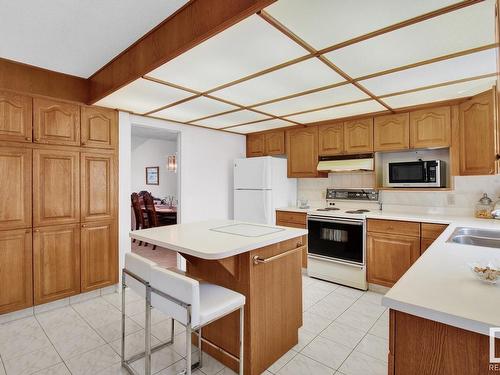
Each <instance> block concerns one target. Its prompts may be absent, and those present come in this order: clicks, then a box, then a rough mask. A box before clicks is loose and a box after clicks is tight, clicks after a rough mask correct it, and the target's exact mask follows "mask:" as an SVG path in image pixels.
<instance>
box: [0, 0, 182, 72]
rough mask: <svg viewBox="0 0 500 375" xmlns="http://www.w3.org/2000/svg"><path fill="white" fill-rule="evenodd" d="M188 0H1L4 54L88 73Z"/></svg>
mask: <svg viewBox="0 0 500 375" xmlns="http://www.w3.org/2000/svg"><path fill="white" fill-rule="evenodd" d="M185 3H187V0H142V1H137V0H106V1H102V0H86V1H78V0H52V1H39V0H16V1H10V0H0V9H1V12H0V35H2V42H1V43H0V57H3V58H6V59H10V60H15V61H19V62H22V63H25V64H30V65H35V66H39V67H42V68H45V69H50V70H55V71H57V72H62V73H67V74H72V75H76V76H79V77H84V78H87V77H89V76H90V75H92V74H93V73H94V72H96V71H97V70H98V69H99V68H101V67H102V66H104V65H105V64H106V63H108V62H109V61H111V60H112V59H113V58H114V57H115V56H117V55H118V54H119V53H120V52H122V51H123V50H125V49H126V48H127V47H129V46H130V45H131V44H133V43H134V42H135V41H137V40H138V39H140V38H141V37H142V36H143V35H145V34H146V33H147V32H148V31H150V30H151V29H153V28H154V27H155V26H156V25H158V24H159V23H160V22H162V21H163V20H164V19H166V18H167V17H168V16H170V15H171V14H172V13H174V12H175V11H176V10H178V9H179V8H180V7H181V6H183V5H184V4H185Z"/></svg>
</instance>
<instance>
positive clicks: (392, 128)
mask: <svg viewBox="0 0 500 375" xmlns="http://www.w3.org/2000/svg"><path fill="white" fill-rule="evenodd" d="M409 133H410V115H409V114H408V113H401V114H395V115H386V116H379V117H375V121H374V131H373V134H374V150H375V151H396V150H405V149H408V148H409V147H410V135H409Z"/></svg>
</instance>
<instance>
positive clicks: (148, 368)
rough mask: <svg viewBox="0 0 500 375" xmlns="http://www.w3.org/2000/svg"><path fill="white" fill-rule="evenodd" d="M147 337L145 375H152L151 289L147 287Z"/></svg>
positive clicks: (145, 332) (145, 330)
mask: <svg viewBox="0 0 500 375" xmlns="http://www.w3.org/2000/svg"><path fill="white" fill-rule="evenodd" d="M144 336H145V340H146V342H145V346H144V347H145V353H144V371H145V375H151V287H149V286H146V327H145V329H144Z"/></svg>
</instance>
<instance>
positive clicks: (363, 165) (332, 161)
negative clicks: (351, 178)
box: [316, 154, 374, 172]
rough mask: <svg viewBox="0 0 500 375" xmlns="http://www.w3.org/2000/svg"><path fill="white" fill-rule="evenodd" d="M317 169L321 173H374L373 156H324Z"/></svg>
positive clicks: (320, 159)
mask: <svg viewBox="0 0 500 375" xmlns="http://www.w3.org/2000/svg"><path fill="white" fill-rule="evenodd" d="M316 169H317V170H318V171H320V172H354V171H373V170H374V159H373V154H361V155H340V156H326V157H325V156H323V157H320V158H319V163H318V167H317V168H316Z"/></svg>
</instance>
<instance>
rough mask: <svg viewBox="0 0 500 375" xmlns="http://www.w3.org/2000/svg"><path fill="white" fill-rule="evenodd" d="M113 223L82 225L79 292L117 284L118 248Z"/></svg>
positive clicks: (100, 222)
mask: <svg viewBox="0 0 500 375" xmlns="http://www.w3.org/2000/svg"><path fill="white" fill-rule="evenodd" d="M115 225H116V224H115V221H114V220H110V221H99V222H93V223H86V224H82V225H81V226H82V229H81V291H82V292H88V291H90V290H94V289H99V288H103V287H105V286H109V285H113V284H116V283H117V282H118V248H117V233H116V227H115Z"/></svg>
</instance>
